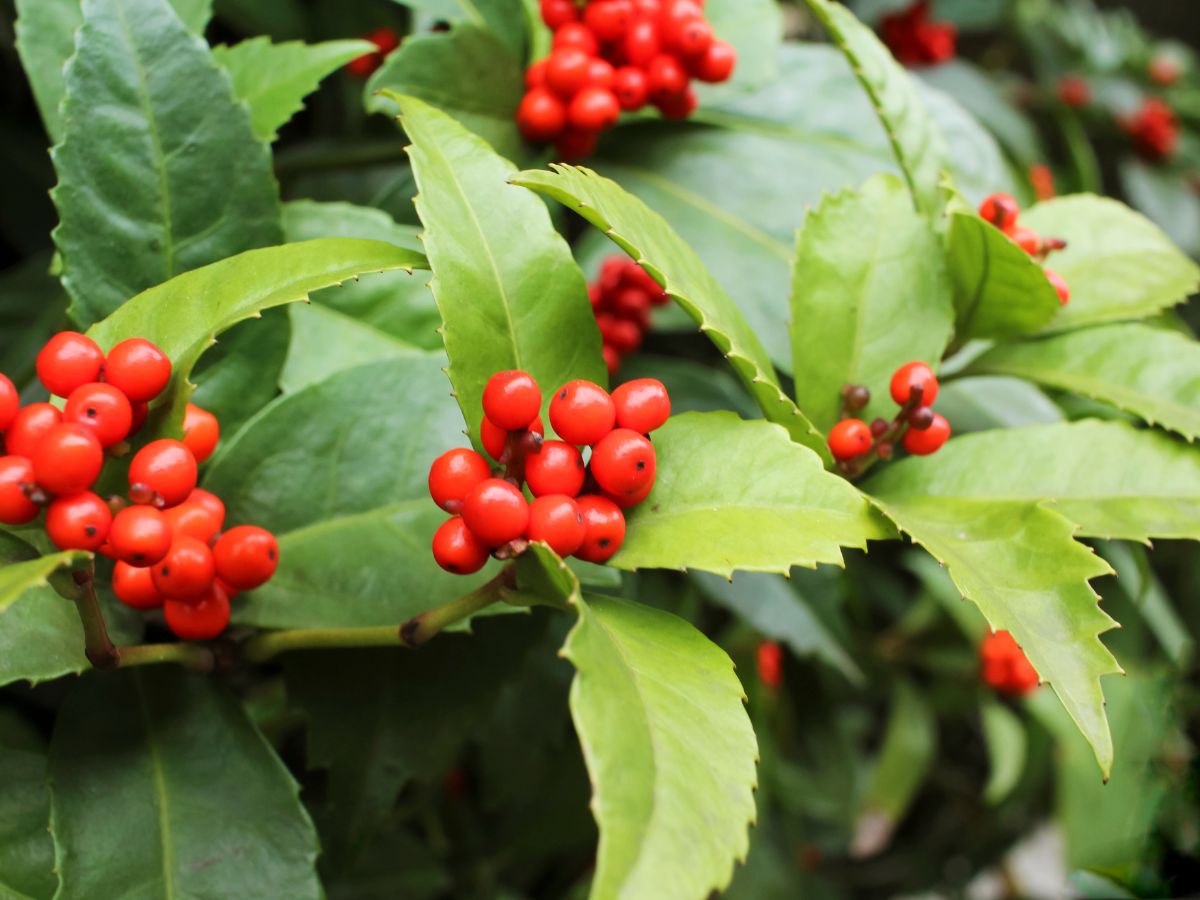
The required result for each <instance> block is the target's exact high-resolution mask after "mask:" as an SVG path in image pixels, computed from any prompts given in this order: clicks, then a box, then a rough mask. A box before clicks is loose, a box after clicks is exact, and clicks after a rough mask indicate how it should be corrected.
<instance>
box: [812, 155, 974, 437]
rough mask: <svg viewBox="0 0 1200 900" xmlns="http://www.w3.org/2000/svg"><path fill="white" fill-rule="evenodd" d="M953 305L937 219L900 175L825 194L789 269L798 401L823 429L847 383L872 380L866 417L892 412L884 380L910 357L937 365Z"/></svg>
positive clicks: (830, 420)
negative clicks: (916, 202) (920, 206)
mask: <svg viewBox="0 0 1200 900" xmlns="http://www.w3.org/2000/svg"><path fill="white" fill-rule="evenodd" d="M953 321H954V311H953V308H952V306H951V300H950V281H949V278H948V277H947V275H946V269H945V263H944V257H943V252H942V247H941V242H940V241H939V239H938V237H937V235H936V234H935V233H934V231H933V228H932V226H931V225H930V224H929V222H927V221H926V220H925V219H924V218H923V217H922V216H921V215H920V214H918V213H917V212H916V211H915V210H914V209H913V207H912V201H911V198H910V197H909V195H908V192H907V191H906V190H905V188H904V185H903V184H902V183H901V182H900V180H899V179H897V178H894V177H892V176H890V175H885V176H881V177H878V178H873V179H871V180H870V181H868V182H867V183H866V184H865V185H864V186H863V187H862V189H861V190H860V191H857V192H854V191H845V192H843V193H840V194H835V195H833V196H830V197H826V198H825V200H824V201H823V202H822V203H821V205H820V206H819V207H817V208H816V209H814V210H811V211H810V212H809V213H808V215H807V217H806V218H805V220H804V226H803V227H802V228H801V229H800V231H799V233H798V236H797V246H796V260H795V263H794V265H793V268H792V322H793V323H794V324H793V327H792V352H793V354H794V357H795V368H794V369H793V371H795V372H797V373H803V374H802V375H800V377H798V378H797V379H796V401H797V403H798V404H799V405H800V408H801V409H803V410H804V412H805V413H806V414H807V415H808V417H809V418H810V419H811V420H812V421H813V424H815V425H816V426H817V427H818V428H820V429H822V430H823V431H828V430H829V429H830V428H831V427H833V425H834V424H835V423H836V422H837V421H838V419H839V413H840V412H841V389H842V386H843V385H847V384H861V385H866V386H867V387H868V388H869V389H870V391H871V398H872V402H871V404H870V405H869V406H868V407H867V408H866V410H865V411H864V412H863V414H862V418H863V419H865V420H866V421H868V422H869V421H870V420H871V419H872V418H875V417H876V416H884V415H891V410H893V409H894V408H895V405H894V404H893V403H892V402H891V398H890V396H889V395H888V384H889V382H890V381H891V377H892V373H893V372H895V371H896V369H897V368H898V367H899V366H901V365H903V364H904V363H906V362H908V361H909V360H913V359H921V360H925V361H927V362H929V363H930V364H931V365H934V366H936V365H937V364H938V361H939V360H941V358H942V351H943V350H944V349H945V347H946V344H947V343H948V342H949V340H950V331H951V327H952V325H953Z"/></svg>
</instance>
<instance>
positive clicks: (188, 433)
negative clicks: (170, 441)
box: [183, 403, 221, 463]
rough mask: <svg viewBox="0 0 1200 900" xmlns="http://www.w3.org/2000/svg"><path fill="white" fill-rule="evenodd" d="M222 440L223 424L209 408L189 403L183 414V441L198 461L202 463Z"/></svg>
mask: <svg viewBox="0 0 1200 900" xmlns="http://www.w3.org/2000/svg"><path fill="white" fill-rule="evenodd" d="M220 440H221V424H220V423H219V422H218V421H217V417H216V416H214V415H213V414H212V413H210V412H209V411H208V410H207V409H201V408H200V407H199V406H196V405H195V404H194V403H189V404H188V405H187V410H186V411H185V412H184V414H183V443H184V446H186V447H187V448H188V449H189V450H191V451H192V456H194V457H195V458H196V462H198V463H202V462H204V461H205V460H206V459H208V458H209V457H210V456H212V455H213V451H214V450H216V449H217V444H218V443H219V442H220Z"/></svg>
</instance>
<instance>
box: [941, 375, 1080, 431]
mask: <svg viewBox="0 0 1200 900" xmlns="http://www.w3.org/2000/svg"><path fill="white" fill-rule="evenodd" d="M937 408H938V412H939V413H941V414H942V415H943V416H945V417H946V419H947V421H949V422H950V425H951V427H953V429H954V433H955V434H966V433H967V432H969V431H986V430H987V429H989V428H1019V427H1020V426H1022V425H1048V424H1050V423H1052V422H1061V421H1063V419H1064V416H1063V413H1062V410H1061V409H1059V408H1058V406H1057V404H1055V402H1054V401H1053V400H1051V399H1050V398H1049V397H1047V396H1046V395H1045V394H1044V393H1042V392H1041V391H1040V390H1038V389H1037V388H1036V387H1034V386H1033V385H1032V384H1030V383H1029V382H1028V381H1024V380H1022V379H1020V378H1005V377H998V376H992V375H982V376H977V377H971V378H955V379H954V380H953V381H946V382H943V383H942V385H941V387H940V389H939V390H938V396H937Z"/></svg>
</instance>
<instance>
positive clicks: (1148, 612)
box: [1099, 541, 1196, 672]
mask: <svg viewBox="0 0 1200 900" xmlns="http://www.w3.org/2000/svg"><path fill="white" fill-rule="evenodd" d="M1099 553H1100V555H1101V556H1103V557H1104V558H1105V559H1106V560H1108V562H1109V564H1110V565H1112V567H1113V568H1114V569H1115V570H1116V572H1117V587H1118V588H1119V589H1120V590H1121V591H1122V592H1123V593H1124V594H1125V596H1126V597H1128V598H1129V602H1130V604H1131V605H1132V606H1133V607H1134V608H1135V609H1136V610H1137V612H1138V615H1139V616H1141V617H1142V621H1143V622H1145V623H1146V626H1147V627H1148V628H1149V629H1150V631H1151V633H1153V635H1154V637H1155V639H1157V641H1158V643H1159V644H1160V645H1161V646H1162V650H1163V653H1164V654H1166V657H1167V659H1169V660H1170V661H1171V663H1172V664H1173V665H1174V666H1175V667H1176V668H1177V669H1178V670H1179V671H1181V672H1183V671H1188V670H1189V668H1190V666H1191V661H1192V658H1193V656H1194V655H1195V652H1196V642H1195V640H1194V638H1193V637H1192V634H1191V630H1190V629H1189V628H1188V625H1187V623H1186V622H1184V621H1183V619H1182V618H1181V617H1180V615H1179V613H1178V612H1177V611H1176V609H1175V605H1174V602H1173V601H1172V599H1171V597H1170V595H1169V594H1168V593H1167V590H1166V588H1165V587H1164V586H1163V583H1162V581H1161V580H1160V579H1159V577H1158V574H1157V573H1156V572H1155V571H1154V568H1153V567H1152V566H1151V564H1150V557H1149V554H1148V553H1147V552H1146V550H1145V548H1143V547H1138V546H1135V545H1133V544H1127V543H1122V542H1116V541H1108V542H1105V543H1104V544H1102V545H1101V546H1100V548H1099Z"/></svg>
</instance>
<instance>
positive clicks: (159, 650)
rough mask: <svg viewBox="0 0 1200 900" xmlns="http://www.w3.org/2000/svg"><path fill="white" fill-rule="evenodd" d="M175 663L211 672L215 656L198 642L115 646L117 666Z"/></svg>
mask: <svg viewBox="0 0 1200 900" xmlns="http://www.w3.org/2000/svg"><path fill="white" fill-rule="evenodd" d="M160 663H176V664H178V665H181V666H183V667H184V668H185V669H191V670H192V671H193V672H211V671H212V670H213V668H214V667H215V666H216V658H215V657H214V656H213V652H212V651H211V650H209V649H208V648H207V647H202V646H200V645H199V644H188V643H181V644H137V645H135V646H132V647H119V648H117V666H118V667H119V668H122V669H124V668H127V667H129V666H153V665H158V664H160Z"/></svg>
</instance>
